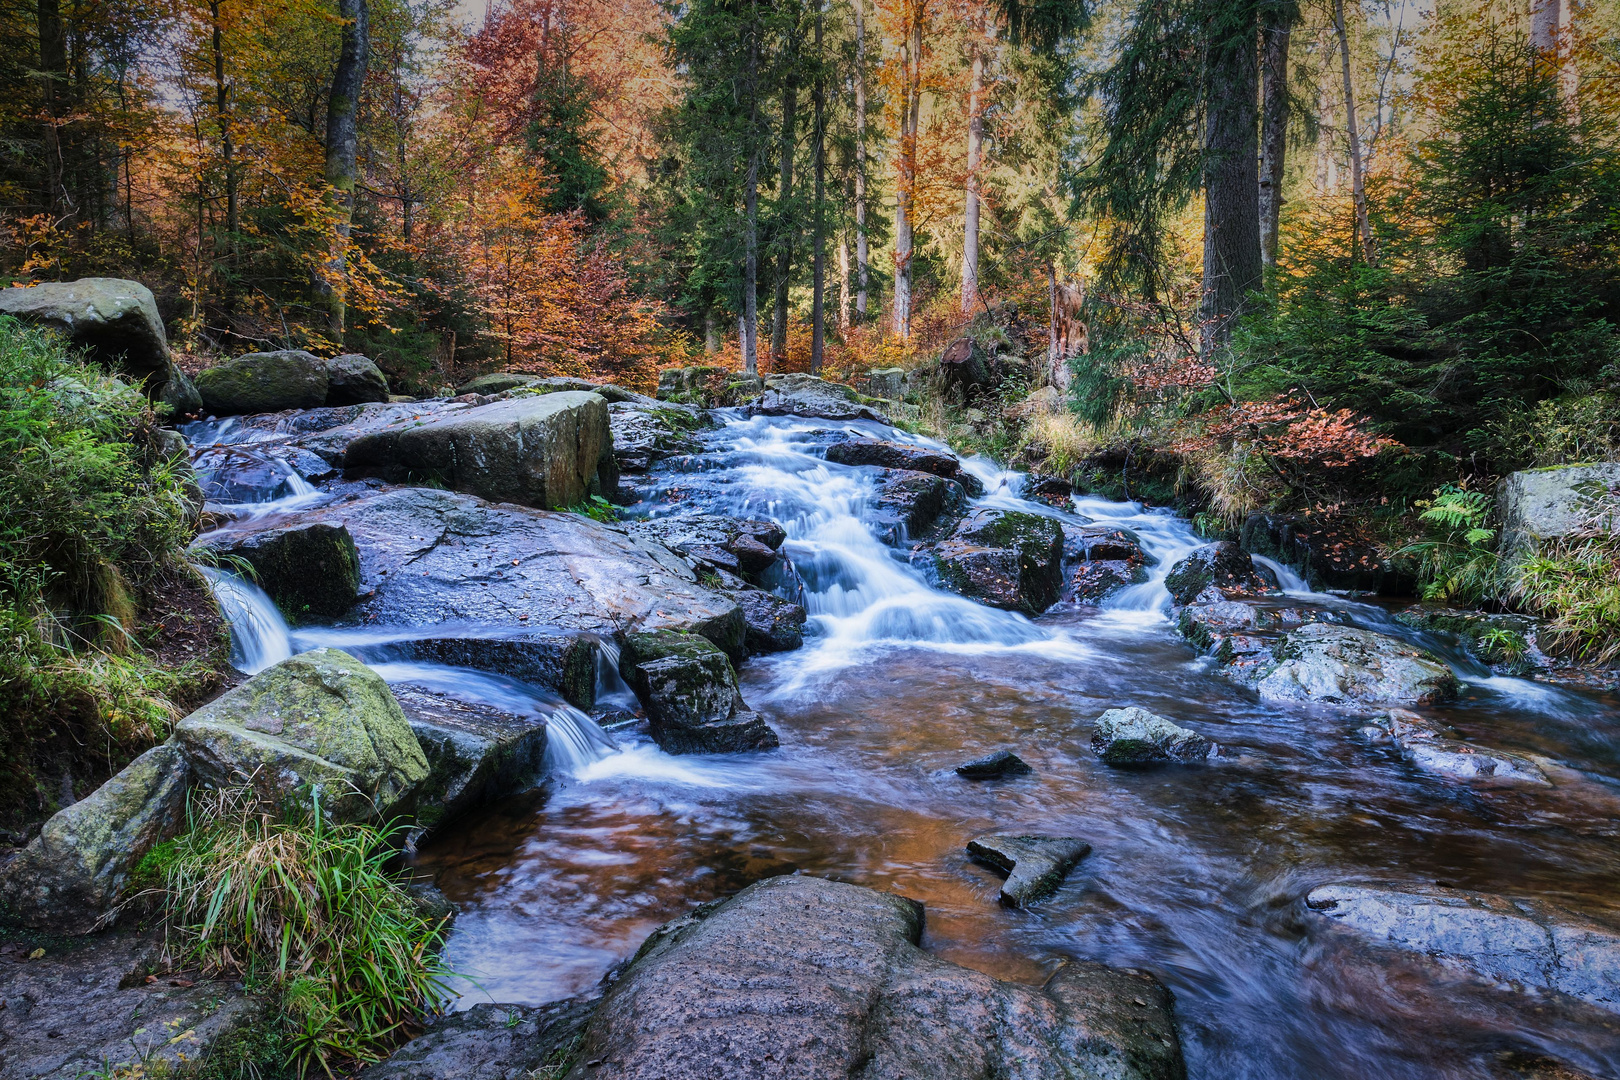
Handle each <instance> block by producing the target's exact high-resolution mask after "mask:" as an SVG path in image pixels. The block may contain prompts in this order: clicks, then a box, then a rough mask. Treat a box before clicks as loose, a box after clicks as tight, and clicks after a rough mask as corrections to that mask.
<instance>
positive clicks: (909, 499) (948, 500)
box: [870, 469, 968, 544]
mask: <svg viewBox="0 0 1620 1080" xmlns="http://www.w3.org/2000/svg"><path fill="white" fill-rule="evenodd" d="M967 499H968V496H967V489H966V488H964V487H963V486H962V485H961V484H959V483H957V482H956V481H955V480H948V479H946V478H945V477H943V476H936V475H934V474H933V473H926V472H914V471H912V470H909V469H890V470H888V471H886V472H885V473H884V474H883V476H882V478H881V479H880V480H879V481H878V484H877V490H876V491H875V492H873V496H872V507H873V511H874V512H873V514H872V515H871V517H870V522H871V525H872V527H873V528H874V529H875V530H876V532H877V534H878V539H880V540H882V541H883V542H884V543H885V544H901V543H904V542H905V541H907V540H913V539H919V538H921V537H923V536H924V535H925V534H927V533H928V532H930V531H931V530H932V529H933V528H934V527H935V526H936V525H940V524H941V523H946V522H950V521H953V520H954V519H955V518H956V517H958V516H959V515H960V514H961V513H962V511H963V510H964V509H965V508H966V506H967Z"/></svg>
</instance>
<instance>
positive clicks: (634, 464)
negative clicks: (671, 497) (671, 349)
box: [608, 401, 709, 473]
mask: <svg viewBox="0 0 1620 1080" xmlns="http://www.w3.org/2000/svg"><path fill="white" fill-rule="evenodd" d="M608 423H609V426H610V428H611V429H612V433H613V458H614V461H616V462H617V463H618V466H619V471H620V472H621V473H644V472H646V471H647V470H648V469H650V468H652V467H653V466H654V465H656V464H657V463H658V462H660V461H664V460H665V459H667V458H672V457H679V456H681V455H684V454H695V453H697V452H698V451H699V450H701V449H702V445H703V444H702V443H701V442H700V441H699V440H698V438H697V433H698V432H700V431H702V430H704V429H705V428H707V427H708V426H709V421H708V419H707V418H705V417H704V415H703V414H702V413H700V412H699V411H698V410H697V409H694V408H691V407H690V406H683V405H674V404H669V403H660V404H659V405H657V406H656V407H648V406H644V405H639V404H636V403H635V402H629V401H615V402H612V403H610V404H609V405H608Z"/></svg>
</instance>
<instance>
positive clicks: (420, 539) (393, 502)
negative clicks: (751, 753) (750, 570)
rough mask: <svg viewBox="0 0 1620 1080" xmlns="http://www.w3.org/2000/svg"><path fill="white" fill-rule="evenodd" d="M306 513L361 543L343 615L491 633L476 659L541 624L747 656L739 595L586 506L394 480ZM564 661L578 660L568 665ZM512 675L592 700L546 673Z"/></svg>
mask: <svg viewBox="0 0 1620 1080" xmlns="http://www.w3.org/2000/svg"><path fill="white" fill-rule="evenodd" d="M310 519H311V520H319V521H327V522H331V523H333V524H341V525H344V526H346V527H347V528H348V530H349V533H350V535H351V536H353V538H354V542H355V546H356V547H357V549H358V550H359V553H360V575H361V581H362V584H363V587H364V589H365V590H366V592H367V595H366V596H364V597H363V598H362V599H361V600H360V602H359V603H357V604H356V605H355V606H354V608H352V609H351V610H350V612H349V614H348V616H347V617H346V618H345V620H344V621H345V623H353V624H355V625H362V626H373V627H374V626H395V627H405V628H413V627H419V628H426V631H425V632H422V633H419V634H417V635H415V636H418V637H423V638H442V639H446V640H464V641H467V642H469V643H470V642H472V641H474V640H476V641H479V642H486V643H487V644H485V645H481V646H479V648H482V649H485V650H488V651H487V652H485V653H480V654H479V656H480V657H482V659H481V663H480V666H482V665H483V664H487V663H490V662H492V661H493V660H494V658H495V656H496V655H497V653H499V652H500V651H502V650H503V649H504V648H505V646H504V645H503V642H509V641H514V640H515V641H518V642H520V643H521V641H522V640H523V638H524V637H525V636H533V635H536V634H540V633H541V632H542V631H551V632H561V633H562V634H563V635H570V636H573V637H578V636H579V635H581V634H597V635H603V636H607V637H612V636H614V635H616V634H618V633H620V632H621V631H626V632H630V631H639V630H675V631H679V632H681V633H692V634H701V635H702V636H704V637H705V638H707V639H708V640H709V641H711V642H713V643H714V644H715V645H716V646H718V647H719V648H720V649H721V650H722V651H724V652H725V653H726V654H727V655H728V656H731V657H733V658H735V659H739V660H740V659H742V657H743V656H745V655H746V653H747V647H746V644H745V635H746V628H745V626H744V622H743V617H742V612H741V611H740V610H739V609H738V607H737V604H736V602H735V601H733V600H731V599H730V598H728V597H726V596H723V595H721V594H720V593H718V592H715V591H713V590H711V589H707V588H705V587H703V586H702V585H700V584H698V581H697V576H696V574H694V573H693V571H692V568H691V566H689V565H688V564H687V563H686V562H685V561H684V560H682V559H681V558H679V557H677V556H676V555H675V554H674V553H673V552H671V551H670V550H669V549H668V548H665V547H664V546H662V545H661V544H656V543H652V542H650V541H647V540H642V539H638V538H636V537H633V536H631V535H629V534H627V533H626V532H625V531H624V529H622V528H619V527H617V526H614V525H606V524H603V523H602V522H599V521H593V520H592V519H590V518H588V517H584V516H582V515H580V514H559V513H549V512H546V511H542V510H531V509H529V508H527V507H522V506H512V505H495V504H491V503H487V502H485V501H483V500H482V499H478V498H475V497H473V496H471V495H460V494H457V493H455V492H451V491H438V490H434V489H430V488H395V489H389V490H383V491H378V492H375V493H370V494H366V495H363V496H361V497H359V498H356V499H351V500H348V501H342V502H338V503H335V504H333V505H332V506H329V507H325V508H323V509H321V510H319V511H316V512H314V513H312V514H311V515H310ZM461 625H471V626H474V627H476V628H477V633H476V637H475V638H472V637H467V636H465V635H461V634H458V633H457V632H456V630H457V627H458V626H461ZM468 647H469V648H471V647H472V646H471V645H470V644H469V645H468ZM508 651H509V650H508ZM443 655H449V654H448V653H446V654H443ZM525 656H527V653H525ZM520 659H521V662H522V663H524V664H525V665H527V664H528V663H529V660H528V659H527V658H520ZM564 660H566V657H565V658H564ZM445 662H447V663H453V662H455V661H453V660H446V661H445ZM558 670H559V671H560V672H563V673H567V672H571V671H574V670H575V666H574V665H573V664H572V662H565V663H563V664H562V666H561V667H560V668H559V669H558ZM507 673H508V674H513V675H514V676H515V677H519V678H525V679H527V680H530V681H540V682H543V683H544V684H545V685H548V686H553V687H555V688H556V689H559V690H563V691H564V692H565V693H568V696H569V700H571V701H574V703H575V704H576V705H588V702H585V703H582V702H580V701H579V700H578V699H577V697H576V696H575V695H574V694H572V693H569V690H570V689H571V688H570V687H569V686H559V685H557V684H556V683H554V682H551V681H550V680H549V678H537V677H536V675H535V674H534V673H525V674H522V675H519V674H518V673H517V671H515V670H514V671H510V672H507Z"/></svg>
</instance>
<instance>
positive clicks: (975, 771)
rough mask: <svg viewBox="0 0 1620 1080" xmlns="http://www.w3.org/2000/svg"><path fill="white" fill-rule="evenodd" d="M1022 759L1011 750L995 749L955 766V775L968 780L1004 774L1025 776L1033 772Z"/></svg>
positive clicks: (996, 777)
mask: <svg viewBox="0 0 1620 1080" xmlns="http://www.w3.org/2000/svg"><path fill="white" fill-rule="evenodd" d="M1034 771H1035V770H1034V769H1031V768H1030V767H1029V766H1028V765H1027V764H1026V763H1025V762H1024V759H1023V758H1021V757H1019V756H1018V755H1017V754H1015V753H1013V752H1012V751H1011V750H997V751H996V752H995V753H993V754H987V755H985V756H984V757H982V758H974V759H973V760H972V761H965V762H963V763H962V764H960V765H958V766H957V767H956V775H958V776H963V777H966V778H967V779H969V780H996V779H999V778H1001V777H1004V776H1027V775H1029V774H1030V773H1032V772H1034Z"/></svg>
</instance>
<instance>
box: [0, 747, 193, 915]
mask: <svg viewBox="0 0 1620 1080" xmlns="http://www.w3.org/2000/svg"><path fill="white" fill-rule="evenodd" d="M190 782H191V768H190V765H189V764H188V763H187V761H186V758H185V755H184V754H183V753H182V752H181V749H180V747H178V746H176V745H175V744H174V743H172V742H171V743H164V744H163V745H162V746H156V747H153V748H152V749H151V750H148V751H147V752H146V753H144V754H142V755H141V756H140V757H138V758H136V759H135V760H134V761H132V762H130V763H129V764H128V765H127V766H125V767H124V770H123V771H122V772H120V773H118V775H116V776H114V777H113V778H112V779H111V780H108V781H107V782H106V783H105V784H102V785H101V786H100V787H99V788H97V789H96V790H95V791H93V792H91V793H90V794H89V795H87V796H85V797H84V798H83V799H81V800H79V801H78V802H76V803H74V804H73V805H72V806H69V807H66V808H65V809H63V810H59V811H58V812H57V813H56V814H55V815H53V816H52V817H51V818H50V820H48V821H47V822H45V827H44V828H43V829H41V830H40V833H39V835H38V836H36V837H35V838H34V839H33V840H32V841H30V842H29V844H28V846H27V847H25V848H23V850H22V851H21V852H20V853H19V854H18V855H17V856H16V857H15V858H14V859H12V860H11V862H9V863H7V864H6V866H5V868H4V870H3V871H0V902H3V903H4V906H5V909H6V912H7V914H9V915H10V916H11V917H12V918H15V919H17V920H18V921H20V922H22V923H23V924H25V925H27V926H32V927H35V928H36V929H41V930H51V931H54V932H56V933H63V934H85V933H89V932H90V931H91V930H93V929H95V927H96V924H97V923H98V922H99V921H100V920H102V919H103V918H105V917H106V916H107V915H108V914H109V913H110V912H111V911H112V910H113V907H114V905H116V904H117V902H118V900H119V898H120V896H121V895H122V893H123V891H124V886H125V885H126V884H127V883H128V881H129V875H130V871H132V870H133V869H134V868H135V865H136V864H137V863H139V862H140V860H141V858H142V857H143V856H144V855H145V854H146V853H147V852H148V851H150V850H151V849H152V848H153V847H154V846H155V845H157V844H159V843H161V842H163V841H164V840H167V839H169V838H170V837H172V836H174V835H175V834H176V833H178V832H179V831H180V828H181V826H182V825H183V824H184V822H185V814H186V792H187V790H188V789H189V786H190Z"/></svg>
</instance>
